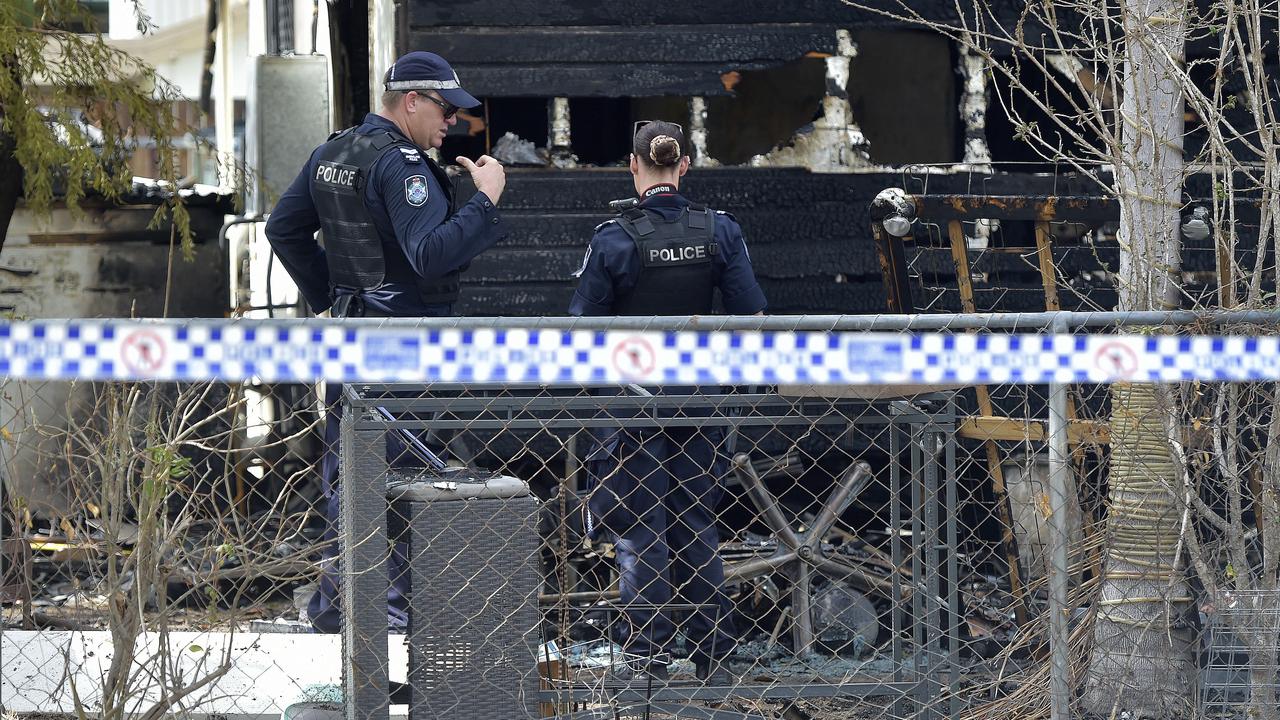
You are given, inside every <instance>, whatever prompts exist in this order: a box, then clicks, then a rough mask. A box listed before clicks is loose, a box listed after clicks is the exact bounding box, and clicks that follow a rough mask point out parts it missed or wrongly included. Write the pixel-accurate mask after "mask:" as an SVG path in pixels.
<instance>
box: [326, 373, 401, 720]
mask: <svg viewBox="0 0 1280 720" xmlns="http://www.w3.org/2000/svg"><path fill="white" fill-rule="evenodd" d="M368 411H369V407H368V406H367V405H365V404H363V403H353V402H351V396H350V394H349V393H348V392H346V391H345V390H344V392H343V399H342V425H341V427H342V432H341V435H340V437H341V441H340V443H339V456H340V461H339V472H340V477H341V481H340V483H339V488H338V495H339V530H340V533H339V546H338V547H339V558H340V560H341V568H342V583H341V597H342V646H343V652H342V663H343V666H342V675H343V677H342V681H343V700H344V703H345V706H346V707H345V713H344V716H345V718H346V720H387V717H388V712H389V710H390V705H389V698H388V696H387V690H388V677H387V577H388V574H387V562H388V546H387V493H386V484H387V463H386V460H385V447H386V444H385V440H384V437H385V435H384V432H383V431H379V430H377V429H370V428H368V427H361V424H362V422H364V421H367V418H366V417H365V414H366V413H367V412H368Z"/></svg>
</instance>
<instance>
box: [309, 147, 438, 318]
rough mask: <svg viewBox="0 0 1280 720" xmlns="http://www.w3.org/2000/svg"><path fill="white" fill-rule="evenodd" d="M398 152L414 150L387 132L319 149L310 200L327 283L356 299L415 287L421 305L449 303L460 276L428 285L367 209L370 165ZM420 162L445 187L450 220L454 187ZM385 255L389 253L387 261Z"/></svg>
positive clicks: (428, 161) (429, 162) (435, 168)
mask: <svg viewBox="0 0 1280 720" xmlns="http://www.w3.org/2000/svg"><path fill="white" fill-rule="evenodd" d="M397 147H410V148H414V149H415V150H416V149H417V148H416V147H415V146H414V145H413V144H412V143H410V142H408V141H407V140H405V139H403V138H400V137H397V136H395V135H393V134H392V133H390V132H385V131H384V132H375V133H373V134H370V135H361V134H359V133H357V132H355V128H349V129H347V130H344V131H342V132H340V133H338V134H337V135H335V136H334V137H333V139H332V140H330V141H329V142H327V143H325V144H324V145H323V146H322V147H321V148H320V153H319V156H318V158H317V160H318V162H317V163H316V170H315V174H314V176H313V177H312V178H311V198H312V201H313V202H314V203H315V206H316V211H317V213H318V214H319V216H320V231H321V233H323V236H324V245H325V258H326V259H327V261H328V265H329V281H330V283H331V284H332V285H333V286H334V289H335V290H336V289H337V288H346V289H347V290H348V291H350V292H352V293H355V294H359V293H360V292H362V291H368V290H374V289H376V288H379V287H381V286H383V285H384V284H386V283H391V282H395V283H406V284H413V285H416V286H417V287H418V292H419V294H420V295H421V297H422V302H424V303H452V302H453V301H455V300H457V298H458V273H457V272H456V271H455V272H451V273H449V274H448V275H446V276H444V277H441V278H432V279H431V280H424V279H423V278H421V277H420V276H419V275H418V274H417V273H416V272H414V271H413V266H412V265H411V264H410V263H409V259H408V258H406V257H405V255H404V251H403V250H401V249H400V247H399V245H398V244H396V245H392V246H390V247H388V246H384V245H383V243H382V239H381V238H380V237H379V236H378V230H377V228H376V226H375V225H374V224H373V217H372V216H371V215H370V213H369V209H368V208H367V207H365V203H364V190H365V185H366V183H367V182H368V178H369V175H370V173H372V172H373V167H374V165H375V164H376V163H377V162H378V158H380V157H382V154H383V153H385V152H388V151H390V150H393V149H396V148H397ZM423 161H424V162H426V164H427V166H428V167H429V168H430V170H431V173H432V174H433V175H435V176H436V179H437V181H439V183H440V186H441V187H442V188H444V192H445V194H446V196H447V198H448V201H449V211H448V215H452V214H453V212H454V209H455V208H454V206H453V187H452V184H451V183H450V181H449V178H448V176H447V175H445V174H444V171H443V170H441V169H440V168H439V166H437V165H436V164H435V163H434V162H433V161H432V160H431V159H430V158H425V157H424V158H423ZM447 217H448V216H446V218H447ZM388 251H390V252H391V253H393V254H392V256H391V257H390V258H388V257H387V254H388ZM388 259H390V260H391V262H388ZM335 294H337V293H335Z"/></svg>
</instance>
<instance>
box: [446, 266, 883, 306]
mask: <svg viewBox="0 0 1280 720" xmlns="http://www.w3.org/2000/svg"><path fill="white" fill-rule="evenodd" d="M490 252H492V251H490ZM576 285H577V283H576V281H574V280H572V279H570V280H565V281H560V282H554V283H551V282H543V283H532V282H530V283H483V282H481V283H477V282H473V281H471V280H469V279H468V276H467V274H466V273H464V274H463V281H462V294H461V297H460V298H459V301H458V304H457V311H458V314H460V315H484V316H511V317H518V316H541V315H565V314H566V310H567V308H568V307H569V299H570V297H572V295H573V289H574V287H576ZM760 288H761V289H762V290H764V294H765V297H766V298H767V299H768V301H769V309H768V312H770V313H784V314H801V313H806V312H808V313H850V314H870V313H877V312H883V309H884V288H883V287H882V286H881V284H880V280H879V279H878V278H876V279H873V280H868V281H865V282H837V281H836V280H835V279H834V278H825V279H823V278H802V279H786V280H773V279H769V278H764V279H761V280H760Z"/></svg>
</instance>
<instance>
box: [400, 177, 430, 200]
mask: <svg viewBox="0 0 1280 720" xmlns="http://www.w3.org/2000/svg"><path fill="white" fill-rule="evenodd" d="M404 199H405V202H407V203H409V204H410V205H412V206H414V207H422V206H423V205H424V204H426V202H427V176H426V175H411V176H409V177H407V178H405V179H404Z"/></svg>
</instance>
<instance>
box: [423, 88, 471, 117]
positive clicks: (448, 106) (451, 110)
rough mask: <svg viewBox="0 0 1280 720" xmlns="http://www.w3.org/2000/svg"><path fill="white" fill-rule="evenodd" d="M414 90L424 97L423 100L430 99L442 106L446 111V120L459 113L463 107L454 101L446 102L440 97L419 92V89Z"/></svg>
mask: <svg viewBox="0 0 1280 720" xmlns="http://www.w3.org/2000/svg"><path fill="white" fill-rule="evenodd" d="M414 92H415V93H417V95H418V97H420V98H422V99H423V100H430V101H431V102H433V103H435V104H436V105H438V106H440V109H441V110H443V111H444V119H445V120H448V119H449V118H451V117H453V116H454V115H457V114H458V111H459V110H461V109H462V108H460V107H458V106H457V105H454V104H453V103H451V102H445V101H444V100H439V99H436V98H433V97H431V96H430V95H427V94H426V93H423V92H419V91H417V90H414Z"/></svg>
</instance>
